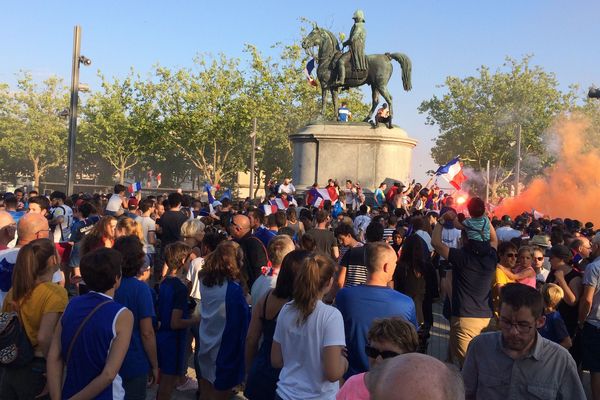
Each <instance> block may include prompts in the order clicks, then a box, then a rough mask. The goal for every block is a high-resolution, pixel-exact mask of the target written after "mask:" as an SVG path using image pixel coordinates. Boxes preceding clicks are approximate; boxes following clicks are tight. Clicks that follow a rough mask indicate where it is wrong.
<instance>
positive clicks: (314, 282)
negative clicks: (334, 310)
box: [293, 253, 335, 326]
mask: <svg viewBox="0 0 600 400" xmlns="http://www.w3.org/2000/svg"><path fill="white" fill-rule="evenodd" d="M334 272H335V264H334V262H333V260H332V259H331V258H330V257H328V256H326V255H323V254H317V253H312V254H310V255H309V256H308V257H307V258H306V259H305V260H304V266H303V268H301V269H300V270H299V271H298V274H297V275H296V278H295V279H294V296H293V297H294V303H293V305H294V307H296V309H297V310H298V311H299V312H300V316H299V317H298V321H297V323H298V326H300V325H302V324H304V323H305V322H306V320H307V319H308V317H309V316H310V314H312V312H313V311H314V309H315V307H316V306H317V301H318V300H320V299H319V295H320V294H321V291H322V290H323V289H325V288H326V287H327V285H329V282H330V281H331V278H332V277H333V274H334Z"/></svg>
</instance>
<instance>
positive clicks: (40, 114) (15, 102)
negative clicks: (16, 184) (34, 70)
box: [0, 73, 68, 188]
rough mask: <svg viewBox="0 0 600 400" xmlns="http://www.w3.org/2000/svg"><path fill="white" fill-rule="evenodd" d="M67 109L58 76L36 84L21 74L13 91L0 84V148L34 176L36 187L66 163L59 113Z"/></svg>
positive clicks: (64, 131)
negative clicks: (50, 172) (45, 175)
mask: <svg viewBox="0 0 600 400" xmlns="http://www.w3.org/2000/svg"><path fill="white" fill-rule="evenodd" d="M67 106H68V92H67V89H66V88H65V86H64V85H63V84H62V81H61V80H60V79H59V78H57V77H50V78H48V79H46V80H45V81H44V82H43V83H42V84H41V85H39V84H37V83H35V82H34V81H33V78H32V76H31V74H29V73H23V75H22V76H21V77H20V78H19V80H18V82H17V86H16V90H15V91H11V90H10V88H9V86H8V85H4V84H3V85H0V148H2V149H3V150H4V151H5V152H6V154H7V155H8V157H10V158H11V160H12V161H15V160H17V161H18V162H19V163H20V168H19V169H20V171H21V172H29V173H31V174H32V175H33V182H34V187H35V188H38V187H39V184H40V178H41V177H42V176H44V174H45V173H46V172H48V170H49V169H50V168H53V167H58V166H60V165H64V163H65V159H66V148H67V147H66V139H67V124H66V121H65V120H63V119H61V118H60V117H59V116H58V112H59V111H60V110H64V109H65V108H67Z"/></svg>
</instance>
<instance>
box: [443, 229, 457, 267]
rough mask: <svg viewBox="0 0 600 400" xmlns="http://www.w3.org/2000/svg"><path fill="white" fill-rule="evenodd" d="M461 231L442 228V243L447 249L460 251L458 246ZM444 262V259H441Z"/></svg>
mask: <svg viewBox="0 0 600 400" xmlns="http://www.w3.org/2000/svg"><path fill="white" fill-rule="evenodd" d="M460 236H461V231H460V229H456V228H450V229H448V228H442V243H444V244H445V245H446V246H447V247H449V248H451V249H458V245H459V244H460ZM440 258H441V259H442V260H445V258H444V257H440Z"/></svg>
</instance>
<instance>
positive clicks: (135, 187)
mask: <svg viewBox="0 0 600 400" xmlns="http://www.w3.org/2000/svg"><path fill="white" fill-rule="evenodd" d="M128 189H129V193H135V192H139V191H140V190H142V182H134V183H130V184H129V188H128Z"/></svg>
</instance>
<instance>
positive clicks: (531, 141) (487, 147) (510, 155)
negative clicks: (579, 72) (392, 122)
mask: <svg viewBox="0 0 600 400" xmlns="http://www.w3.org/2000/svg"><path fill="white" fill-rule="evenodd" d="M442 87H444V88H445V89H446V93H445V94H444V95H443V96H442V97H441V98H440V97H438V96H433V97H432V98H431V99H429V100H426V101H424V102H423V103H421V105H420V107H419V111H420V112H421V113H425V114H427V123H428V124H430V125H437V126H438V128H439V135H438V136H437V138H435V139H434V141H435V145H434V146H433V148H432V149H431V155H432V157H433V159H434V160H435V161H436V162H437V163H438V164H444V163H446V162H448V161H449V160H450V159H452V158H453V157H455V156H456V155H460V156H461V159H462V161H463V162H464V163H465V164H466V165H467V166H469V167H471V168H473V169H474V170H475V171H476V172H482V171H483V170H484V169H485V168H486V164H487V162H488V161H490V166H491V174H490V175H491V177H490V182H489V184H490V189H491V193H492V198H496V197H497V196H498V195H499V194H505V193H506V192H507V191H508V188H509V186H510V183H509V178H511V177H512V176H513V174H514V167H515V165H516V151H515V147H514V145H515V142H516V131H517V129H518V128H519V127H520V128H521V154H522V159H524V160H531V159H536V160H537V161H536V162H525V163H524V165H523V166H524V167H525V171H522V172H523V173H524V176H522V177H521V179H522V180H523V178H528V177H533V176H534V175H536V174H538V173H539V172H541V169H542V168H543V167H545V166H547V165H548V164H549V163H551V162H552V158H551V156H550V155H549V154H548V153H547V152H546V150H545V148H544V146H543V143H542V138H543V133H544V131H545V130H546V129H547V128H548V127H549V126H550V124H551V122H552V120H553V118H554V117H555V116H556V115H558V114H559V113H561V112H562V111H564V110H566V109H567V108H568V107H569V106H570V105H571V104H572V102H573V100H574V94H573V92H572V91H571V92H568V93H563V92H561V91H560V90H559V89H558V81H557V80H556V77H555V75H554V74H553V73H549V72H546V71H544V70H543V69H542V68H541V67H539V66H531V65H530V56H527V57H524V58H523V59H521V60H515V59H513V58H507V59H506V62H505V63H504V65H503V67H502V68H501V69H498V70H497V71H496V72H491V71H490V68H489V67H486V66H482V67H481V68H479V69H478V75H477V76H469V77H466V78H462V79H461V78H458V77H452V76H450V77H448V78H446V81H445V84H444V85H443V86H442ZM528 168H529V170H527V169H528ZM482 175H483V180H484V181H485V179H486V177H485V174H482Z"/></svg>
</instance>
